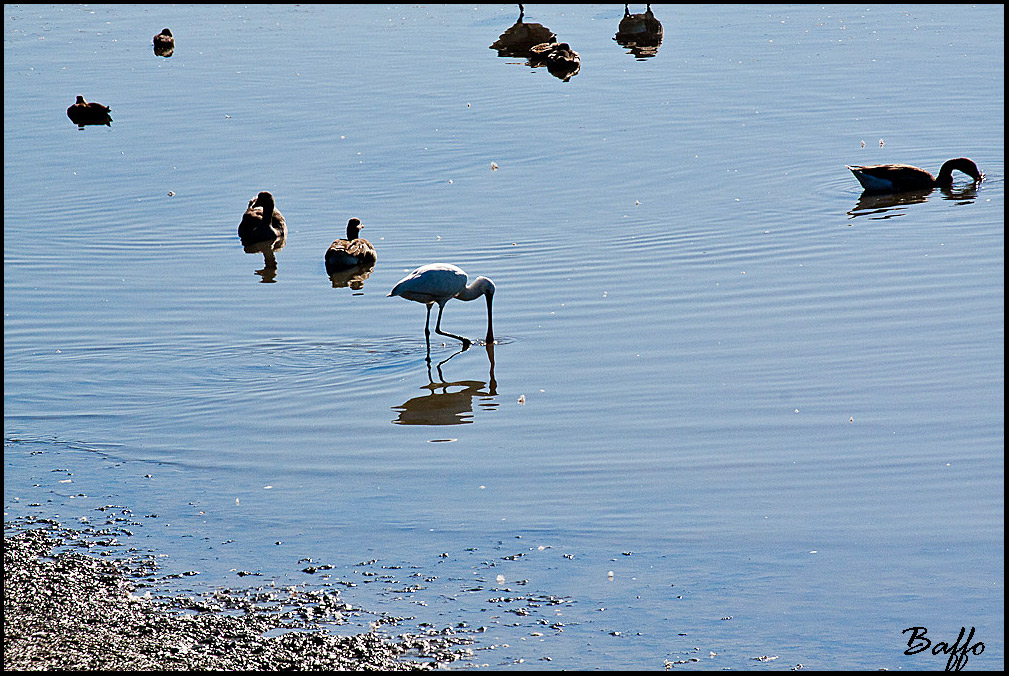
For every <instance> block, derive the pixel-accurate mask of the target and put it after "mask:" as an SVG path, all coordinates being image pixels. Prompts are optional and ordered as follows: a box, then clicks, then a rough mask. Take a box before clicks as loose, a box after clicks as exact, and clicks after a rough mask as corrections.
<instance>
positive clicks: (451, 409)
mask: <svg viewBox="0 0 1009 676" xmlns="http://www.w3.org/2000/svg"><path fill="white" fill-rule="evenodd" d="M430 347H431V346H430V343H429V344H428V356H427V359H426V361H427V380H428V383H427V384H426V385H423V386H422V387H421V388H420V389H422V390H429V394H426V395H423V396H420V397H414V398H413V399H409V400H408V401H406V402H405V403H403V404H402V405H400V406H393V407H392V410H394V411H396V412H397V413H398V414H399V415H398V417H397V418H396V419H395V420H393V421H392V422H393V424H395V425H466V424H468V423H471V422H473V400H474V399H477V400H478V402H479V403H478V404H477V405H478V406H479V407H480V408H483V409H494V408H497V406H498V404H497V402H496V401H494V398H495V397H496V396H497V380H496V379H495V377H494V345H493V344H489V345H486V346H485V348H486V350H487V360H488V361H489V362H490V373H489V374H488V377H487V380H486V381H483V380H458V381H454V382H448V381H446V380H445V375H444V373H443V372H442V367H443V366H444V365H445V364H446V363H448V362H449V361H450V360H451V359H452V358H453V357H456V356H457V355H459V354H462V353H463V352H465V351H466V350H459V351H458V352H455V353H453V354H452V355H451V356H449V357H448V358H447V359H443V360H442V361H440V362H438V363H437V364H436V365H435V366H434V368H435V370H436V371H437V372H438V381H437V382H435V379H434V376H433V375H432V372H431V354H430Z"/></svg>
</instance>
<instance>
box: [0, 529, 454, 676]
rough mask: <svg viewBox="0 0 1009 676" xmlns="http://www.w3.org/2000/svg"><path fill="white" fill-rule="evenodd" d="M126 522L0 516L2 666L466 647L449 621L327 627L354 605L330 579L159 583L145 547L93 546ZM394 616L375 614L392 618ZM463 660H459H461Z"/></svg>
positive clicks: (378, 666) (337, 655)
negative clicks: (424, 629) (180, 588)
mask: <svg viewBox="0 0 1009 676" xmlns="http://www.w3.org/2000/svg"><path fill="white" fill-rule="evenodd" d="M128 537H129V534H128V532H117V531H115V529H94V528H91V527H88V528H83V529H78V528H71V527H68V526H65V525H62V524H60V523H58V522H56V521H54V520H51V519H43V518H38V517H21V518H18V519H14V520H11V521H7V520H5V521H4V564H3V566H4V567H3V576H4V609H3V621H4V648H3V652H4V670H5V671H6V670H13V669H32V670H42V669H88V670H99V669H101V670H106V669H108V670H126V669H133V670H139V669H145V670H146V669H180V670H181V669H215V670H217V669H222V670H223V669H228V670H231V669H255V670H277V669H320V670H321V669H326V670H335V669H340V670H383V671H394V670H395V671H412V670H430V669H435V668H440V667H444V666H445V665H446V664H448V663H451V662H456V661H457V660H465V659H467V658H468V657H470V656H471V655H472V653H471V651H470V649H469V648H467V647H466V646H467V645H468V644H469V643H471V640H470V639H469V638H468V637H466V636H464V635H459V634H457V633H456V632H455V631H453V630H452V629H450V628H445V629H441V630H436V629H431V630H430V632H429V633H428V634H427V635H418V634H402V635H398V636H387V635H385V634H384V633H382V632H379V631H375V630H374V629H373V630H372V631H368V632H364V633H359V634H356V635H351V636H340V635H335V634H332V633H330V631H328V629H327V625H329V626H333V625H338V624H342V623H345V622H347V621H348V618H349V617H350V616H352V615H354V614H355V612H357V611H358V610H359V609H355V608H353V607H351V606H350V604H347V603H345V602H344V601H343V600H342V599H341V598H340V596H339V594H338V592H336V591H334V590H318V589H315V590H305V589H303V588H301V587H287V588H280V587H254V588H245V589H238V590H235V589H218V590H215V591H213V592H211V593H207V594H203V595H201V596H196V597H193V596H185V595H179V594H171V593H163V592H159V591H157V590H158V584H157V583H156V578H155V577H153V576H154V574H155V571H156V568H157V566H156V564H155V562H154V559H153V557H151V556H149V555H125V556H116V557H108V556H95V555H93V553H92V550H93V549H96V548H101V547H102V546H104V545H107V544H109V543H110V542H112V541H114V540H115V539H116V538H120V539H122V538H128ZM395 623H396V618H384V619H383V620H382V621H380V622H379V623H377V624H386V625H391V626H394V625H395ZM460 666H462V665H460Z"/></svg>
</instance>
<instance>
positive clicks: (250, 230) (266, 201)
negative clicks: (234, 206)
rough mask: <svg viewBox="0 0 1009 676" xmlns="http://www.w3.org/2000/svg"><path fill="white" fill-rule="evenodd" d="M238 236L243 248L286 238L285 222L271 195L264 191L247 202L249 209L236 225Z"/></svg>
mask: <svg viewBox="0 0 1009 676" xmlns="http://www.w3.org/2000/svg"><path fill="white" fill-rule="evenodd" d="M238 236H239V237H240V238H241V239H242V244H243V245H245V246H247V245H249V244H255V243H257V242H265V241H268V240H275V239H279V238H284V239H286V238H287V222H286V221H284V216H283V215H282V214H281V213H280V211H278V210H277V207H276V206H275V204H274V201H273V195H272V194H271V193H269V192H267V191H265V190H264V191H263V192H261V193H259V194H258V195H256V196H255V197H253V198H252V199H251V200H249V208H248V209H246V210H245V214H244V215H243V216H242V222H241V223H239V224H238Z"/></svg>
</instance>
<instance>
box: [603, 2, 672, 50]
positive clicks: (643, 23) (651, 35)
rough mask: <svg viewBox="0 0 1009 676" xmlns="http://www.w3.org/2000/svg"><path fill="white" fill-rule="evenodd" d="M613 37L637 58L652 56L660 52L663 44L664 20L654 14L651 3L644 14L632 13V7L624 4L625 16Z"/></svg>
mask: <svg viewBox="0 0 1009 676" xmlns="http://www.w3.org/2000/svg"><path fill="white" fill-rule="evenodd" d="M613 39H614V40H616V41H617V44H619V45H620V46H621V47H625V48H626V49H628V50H630V52H629V53H631V54H633V55H634V56H635V57H636V58H638V59H648V58H651V57H653V56H655V55H656V54H658V53H659V45H661V44H662V22H661V21H659V20H658V19H656V18H655V15H654V14H652V6H651V5H646V9H645V13H644V14H631V10H630V8H629V7H628V6H627V5H624V17H623V18H622V19H621V20H620V25H619V26H618V27H617V34H616V35H615V36H614V37H613Z"/></svg>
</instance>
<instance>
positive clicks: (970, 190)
mask: <svg viewBox="0 0 1009 676" xmlns="http://www.w3.org/2000/svg"><path fill="white" fill-rule="evenodd" d="M933 192H935V190H934V189H928V190H916V191H905V192H895V193H885V194H877V193H871V192H863V193H862V194H861V195H860V196H859V198H858V202H856V203H855V206H854V207H853V208H852V209H851V211H849V212H848V219H849V220H851V219H854V218H858V217H859V216H868V217H869V218H870V219H871V220H874V221H882V220H886V219H889V218H896V217H898V216H903V215H904V214H905V213H906V212H907V207H908V205H911V204H921V203H922V202H927V201H928V200H929V197H931V195H932V193H933ZM939 194H940V195H941V196H942V199H944V200H951V201H954V202H959V203H960V204H970V203H971V202H973V201H974V200H975V199H976V198H977V184H976V183H975V184H971V185H970V186H968V187H966V188H963V189H960V190H954V189H946V188H940V189H939Z"/></svg>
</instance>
